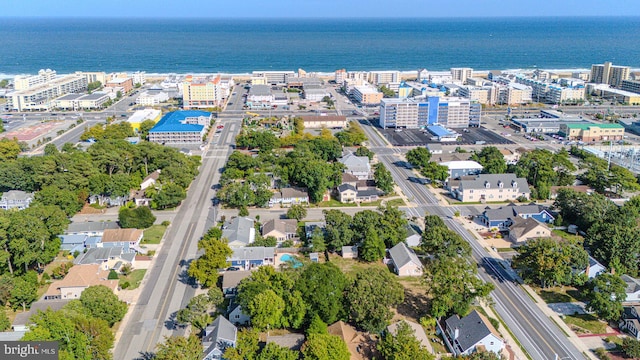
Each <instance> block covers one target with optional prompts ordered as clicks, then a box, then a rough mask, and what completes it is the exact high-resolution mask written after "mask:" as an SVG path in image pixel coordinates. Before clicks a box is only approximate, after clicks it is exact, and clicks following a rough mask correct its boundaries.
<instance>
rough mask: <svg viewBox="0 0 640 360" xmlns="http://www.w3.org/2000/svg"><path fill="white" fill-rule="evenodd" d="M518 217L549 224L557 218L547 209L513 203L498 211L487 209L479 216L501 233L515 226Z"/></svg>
mask: <svg viewBox="0 0 640 360" xmlns="http://www.w3.org/2000/svg"><path fill="white" fill-rule="evenodd" d="M516 217H520V218H522V219H528V218H532V219H535V220H537V221H539V222H541V223H547V224H549V223H553V222H554V221H555V217H554V216H553V214H551V212H550V211H549V210H548V209H547V208H546V207H544V206H542V205H537V204H534V203H531V204H529V205H520V206H518V205H516V204H514V203H511V204H509V205H507V206H501V207H499V208H497V209H491V208H489V207H486V208H485V210H484V212H483V213H482V214H481V215H479V216H478V219H479V220H480V222H482V223H483V224H484V225H485V226H486V227H488V228H490V229H492V228H498V229H499V230H500V231H507V230H509V227H510V226H511V225H513V222H514V219H515V218H516Z"/></svg>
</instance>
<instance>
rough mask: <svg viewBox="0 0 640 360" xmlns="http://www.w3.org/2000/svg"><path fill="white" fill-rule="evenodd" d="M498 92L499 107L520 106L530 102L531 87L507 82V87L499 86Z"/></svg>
mask: <svg viewBox="0 0 640 360" xmlns="http://www.w3.org/2000/svg"><path fill="white" fill-rule="evenodd" d="M498 92H499V94H498V104H500V105H520V104H528V103H530V102H531V101H532V93H533V89H532V88H531V86H527V85H523V84H517V83H512V82H509V83H508V84H507V85H500V87H499V89H498Z"/></svg>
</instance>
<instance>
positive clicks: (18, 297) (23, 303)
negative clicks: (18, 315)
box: [9, 274, 38, 311]
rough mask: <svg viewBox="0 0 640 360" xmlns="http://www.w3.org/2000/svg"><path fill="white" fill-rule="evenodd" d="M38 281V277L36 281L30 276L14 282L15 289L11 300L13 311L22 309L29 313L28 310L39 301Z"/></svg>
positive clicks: (12, 291)
mask: <svg viewBox="0 0 640 360" xmlns="http://www.w3.org/2000/svg"><path fill="white" fill-rule="evenodd" d="M37 280H38V279H37V276H36V279H35V281H34V279H33V276H29V274H27V275H24V276H21V277H18V278H15V279H14V280H13V288H12V289H11V298H10V300H9V301H10V302H11V307H12V308H13V310H16V309H18V308H19V307H22V311H27V308H28V307H29V306H31V304H32V303H33V302H34V301H36V300H38V282H37Z"/></svg>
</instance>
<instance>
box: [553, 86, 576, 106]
mask: <svg viewBox="0 0 640 360" xmlns="http://www.w3.org/2000/svg"><path fill="white" fill-rule="evenodd" d="M584 98H585V88H584V85H578V86H576V87H560V86H550V87H549V91H547V95H546V101H547V102H548V103H550V104H562V103H566V102H571V103H577V102H580V101H583V100H584Z"/></svg>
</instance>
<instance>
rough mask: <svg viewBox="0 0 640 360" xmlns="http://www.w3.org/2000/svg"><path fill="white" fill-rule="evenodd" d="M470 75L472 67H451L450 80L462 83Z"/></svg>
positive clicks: (471, 74)
mask: <svg viewBox="0 0 640 360" xmlns="http://www.w3.org/2000/svg"><path fill="white" fill-rule="evenodd" d="M472 76H473V69H472V68H451V81H454V82H460V83H462V84H464V83H465V82H466V81H467V79H468V78H470V77H472Z"/></svg>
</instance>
